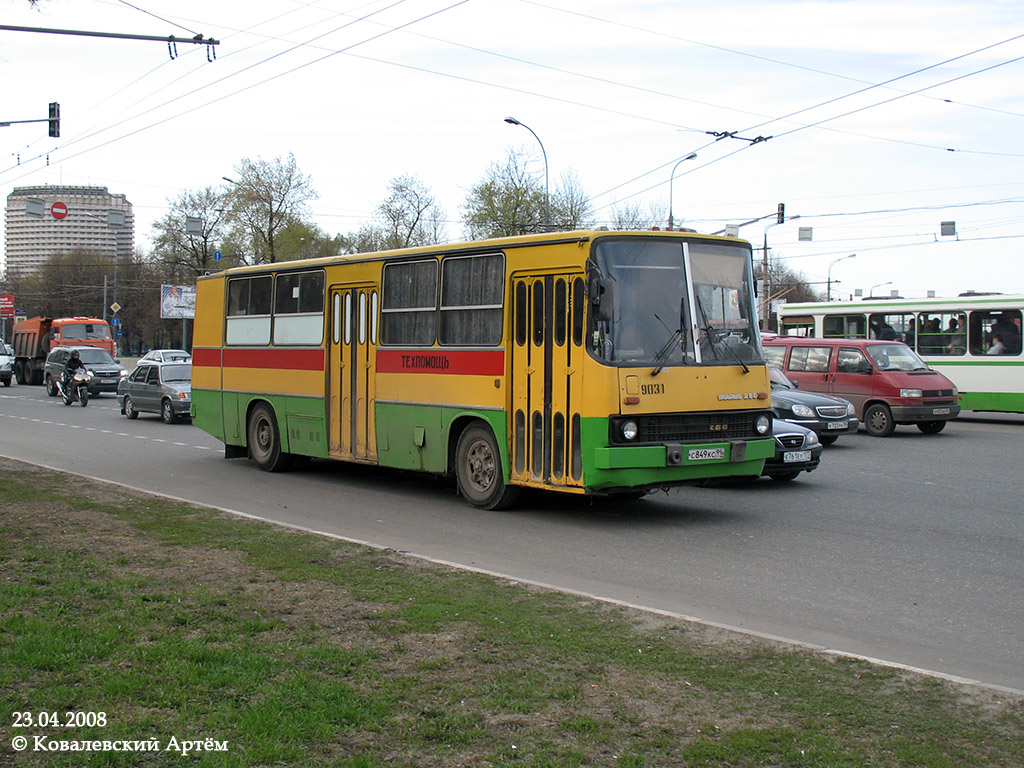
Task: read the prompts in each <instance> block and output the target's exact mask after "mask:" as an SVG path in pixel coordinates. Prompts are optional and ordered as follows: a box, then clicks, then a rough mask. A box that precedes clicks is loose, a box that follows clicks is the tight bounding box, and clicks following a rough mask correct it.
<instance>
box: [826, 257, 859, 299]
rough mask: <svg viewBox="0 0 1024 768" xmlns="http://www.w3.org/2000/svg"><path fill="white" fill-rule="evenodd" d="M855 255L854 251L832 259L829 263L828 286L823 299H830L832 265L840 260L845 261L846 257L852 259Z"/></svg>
mask: <svg viewBox="0 0 1024 768" xmlns="http://www.w3.org/2000/svg"><path fill="white" fill-rule="evenodd" d="M856 257H857V254H856V253H851V254H850V255H849V256H840V257H839V258H838V259H836V260H835V261H833V262H832V263H831V264H829V265H828V288H827V289H826V290H827V296H826V299H825V300H826V301H832V267H834V266H835V265H836V264H838V263H839V262H840V261H845V260H846V259H853V258H856Z"/></svg>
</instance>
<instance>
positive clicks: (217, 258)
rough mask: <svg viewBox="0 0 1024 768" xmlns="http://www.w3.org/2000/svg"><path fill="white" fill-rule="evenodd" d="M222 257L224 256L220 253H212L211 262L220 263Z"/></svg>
mask: <svg viewBox="0 0 1024 768" xmlns="http://www.w3.org/2000/svg"><path fill="white" fill-rule="evenodd" d="M223 255H224V254H222V253H221V252H220V251H214V252H213V260H214V261H220V257H221V256H223Z"/></svg>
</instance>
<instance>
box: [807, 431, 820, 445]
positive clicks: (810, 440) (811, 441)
mask: <svg viewBox="0 0 1024 768" xmlns="http://www.w3.org/2000/svg"><path fill="white" fill-rule="evenodd" d="M820 442H821V441H820V440H818V433H817V432H811V434H809V435H808V436H807V440H806V444H807V447H808V448H813V447H814V446H816V445H817V444H818V443H820Z"/></svg>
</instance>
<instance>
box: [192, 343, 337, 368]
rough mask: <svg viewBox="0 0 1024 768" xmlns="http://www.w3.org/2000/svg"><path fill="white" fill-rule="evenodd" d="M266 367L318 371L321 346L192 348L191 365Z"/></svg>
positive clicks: (322, 359)
mask: <svg viewBox="0 0 1024 768" xmlns="http://www.w3.org/2000/svg"><path fill="white" fill-rule="evenodd" d="M221 360H223V365H224V367H225V368H257V369H258V368H268V369H273V370H278V371H282V370H284V371H322V370H323V369H324V351H323V350H322V349H281V348H275V347H268V348H266V349H223V350H221V349H193V350H192V365H193V366H198V367H204V366H208V367H213V368H218V367H220V365H221Z"/></svg>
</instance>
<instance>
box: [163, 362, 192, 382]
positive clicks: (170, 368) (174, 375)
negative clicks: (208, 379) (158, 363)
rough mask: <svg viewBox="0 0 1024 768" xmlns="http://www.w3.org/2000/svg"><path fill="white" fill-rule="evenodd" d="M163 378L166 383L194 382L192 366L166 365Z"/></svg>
mask: <svg viewBox="0 0 1024 768" xmlns="http://www.w3.org/2000/svg"><path fill="white" fill-rule="evenodd" d="M161 376H162V378H163V380H164V382H165V383H168V382H172V381H178V382H180V381H188V382H191V381H192V366H191V365H185V364H182V365H165V366H164V367H163V369H162V373H161Z"/></svg>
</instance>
